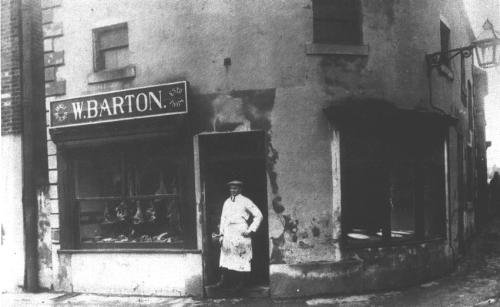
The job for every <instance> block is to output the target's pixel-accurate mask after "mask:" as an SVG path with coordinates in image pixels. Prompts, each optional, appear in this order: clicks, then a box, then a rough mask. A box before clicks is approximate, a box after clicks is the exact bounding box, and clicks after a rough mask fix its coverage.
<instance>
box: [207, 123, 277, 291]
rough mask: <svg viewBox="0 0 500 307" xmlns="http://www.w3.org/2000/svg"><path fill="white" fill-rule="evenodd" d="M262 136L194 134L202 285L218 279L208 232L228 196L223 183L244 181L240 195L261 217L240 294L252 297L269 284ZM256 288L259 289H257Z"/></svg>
mask: <svg viewBox="0 0 500 307" xmlns="http://www.w3.org/2000/svg"><path fill="white" fill-rule="evenodd" d="M264 140H265V134H264V132H262V131H249V132H231V133H209V134H200V135H198V150H199V167H200V182H201V185H200V186H201V189H202V191H201V192H202V193H201V194H202V195H203V196H204V197H203V206H202V209H203V211H204V212H203V216H204V218H203V224H204V225H203V226H204V231H203V242H204V244H203V263H204V275H205V276H204V286H205V290H206V294H207V296H220V294H212V293H211V291H209V286H210V285H213V284H215V283H217V281H218V280H219V278H220V269H219V255H220V246H218V245H217V244H214V243H213V242H212V239H211V235H212V233H218V232H219V229H218V226H219V223H220V216H221V212H222V206H223V204H224V201H225V200H226V199H227V198H228V197H229V192H228V187H227V185H226V183H227V182H228V181H230V180H236V179H238V180H241V181H243V182H244V186H243V191H242V194H243V195H244V196H246V197H248V198H250V199H251V200H252V201H253V202H254V203H255V204H256V205H257V207H258V208H259V209H260V211H261V212H262V215H263V220H262V223H261V225H260V227H259V229H258V230H257V232H256V233H255V235H254V236H253V239H252V250H253V259H252V263H251V268H252V270H251V273H250V274H249V278H248V281H247V284H248V289H247V290H246V291H244V292H245V293H242V294H243V295H248V296H253V295H255V294H256V293H258V292H262V291H261V290H262V289H265V288H266V287H267V285H268V284H269V239H268V238H269V236H268V218H267V178H266V168H265V163H266V160H265V142H264ZM259 289H260V290H259Z"/></svg>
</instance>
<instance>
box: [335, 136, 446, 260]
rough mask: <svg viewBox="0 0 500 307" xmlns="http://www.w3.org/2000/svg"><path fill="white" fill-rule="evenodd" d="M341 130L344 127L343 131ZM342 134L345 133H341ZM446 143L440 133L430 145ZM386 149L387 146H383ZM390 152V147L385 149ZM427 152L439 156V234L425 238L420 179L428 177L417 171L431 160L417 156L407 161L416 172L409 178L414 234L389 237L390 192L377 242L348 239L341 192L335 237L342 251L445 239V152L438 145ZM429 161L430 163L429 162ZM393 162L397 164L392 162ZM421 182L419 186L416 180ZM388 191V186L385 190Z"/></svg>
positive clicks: (424, 216) (342, 151) (423, 184)
mask: <svg viewBox="0 0 500 307" xmlns="http://www.w3.org/2000/svg"><path fill="white" fill-rule="evenodd" d="M344 129H345V128H344ZM344 129H341V130H340V139H341V142H340V165H341V168H340V169H341V170H340V171H341V176H340V177H341V190H342V191H343V190H344V189H345V182H344V175H343V174H342V173H343V172H344V170H343V165H345V162H344V161H345V154H344V150H345V149H344V144H343V142H342V139H345V138H346V137H348V136H346V135H345V132H344V133H343V130H344ZM344 131H345V130H344ZM445 140H446V135H445V131H443V132H442V134H441V133H440V135H439V140H438V139H436V140H435V143H436V144H434V145H436V146H439V144H438V143H442V142H441V141H445ZM385 146H386V147H388V146H389V145H388V144H386V145H385ZM387 149H389V150H390V148H386V151H387ZM430 150H431V151H434V150H439V152H440V153H441V154H440V158H441V159H440V160H441V162H440V169H442V170H443V172H441V177H440V178H439V180H440V181H441V188H442V189H441V190H439V191H438V193H439V194H440V195H441V198H440V201H441V202H442V204H441V206H440V207H439V208H438V210H442V211H443V212H442V213H443V216H442V217H441V218H442V223H443V225H440V226H439V225H438V228H442V229H441V232H440V233H439V234H437V233H436V234H432V235H430V236H426V232H427V231H428V230H429V229H430V228H429V226H427V224H426V223H427V220H426V219H427V215H426V213H425V211H426V210H427V209H426V208H428V204H427V202H426V201H425V195H424V190H425V189H426V186H427V185H428V184H429V183H428V182H426V181H422V180H425V179H424V178H426V177H428V176H429V174H427V175H426V174H425V172H422V171H419V170H421V169H422V168H423V167H425V166H426V165H427V167H428V166H429V165H431V164H429V161H431V160H432V158H431V156H432V154H431V156H420V157H419V159H418V160H409V161H410V162H412V163H415V166H416V167H415V170H417V173H415V178H413V180H414V181H415V182H414V185H413V195H414V197H415V200H414V208H413V211H414V216H413V223H414V233H413V234H412V235H411V236H409V237H408V238H393V237H391V236H390V234H392V231H394V229H393V227H392V222H391V218H392V217H391V211H392V210H391V208H390V204H389V202H390V200H391V195H390V191H389V192H388V195H389V196H388V199H387V200H388V205H387V212H386V214H387V216H385V217H381V221H382V222H383V225H382V228H381V232H382V234H378V235H379V236H380V239H379V240H377V241H368V240H358V241H354V240H355V239H349V238H348V233H350V232H349V230H348V228H347V227H348V226H349V225H348V224H350V223H352V222H351V221H346V210H345V206H346V205H347V204H346V203H345V198H344V197H345V192H342V196H341V198H342V200H341V212H342V213H341V233H340V236H339V239H340V244H341V246H342V248H345V249H346V250H351V249H360V248H368V247H384V246H397V245H405V244H413V243H421V242H432V241H441V240H445V239H446V238H447V233H446V227H445V225H444V223H445V222H446V175H445V168H446V162H445V161H444V159H445V153H444V148H443V147H442V146H440V147H439V148H438V147H435V148H434V149H430ZM392 158H393V157H391V158H389V159H388V161H386V163H387V162H388V164H387V165H388V166H389V168H388V169H387V170H386V171H387V172H389V173H388V174H389V178H390V176H391V175H390V173H391V172H392V171H394V167H392V165H390V164H391V162H390V161H393V160H392ZM429 159H430V160H429ZM393 163H397V161H396V162H394V161H393ZM419 180H420V181H421V182H420V183H419V182H418V181H419ZM388 188H389V190H390V187H388Z"/></svg>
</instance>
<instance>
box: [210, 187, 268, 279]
mask: <svg viewBox="0 0 500 307" xmlns="http://www.w3.org/2000/svg"><path fill="white" fill-rule="evenodd" d="M251 216H252V217H253V221H252V224H251V225H250V226H248V220H249V219H250V217H251ZM261 221H262V213H261V212H260V210H259V208H257V206H256V205H255V204H254V203H253V202H252V201H251V200H250V199H248V198H246V197H245V196H243V195H241V194H240V195H237V196H236V197H235V198H234V201H233V200H231V198H228V199H227V200H226V201H225V202H224V207H223V208H222V215H221V223H220V233H221V234H222V235H223V237H222V246H221V252H220V258H219V266H220V267H224V268H227V269H229V270H233V271H240V272H250V271H251V264H250V261H251V260H252V239H251V238H250V237H248V238H246V237H244V236H243V232H245V231H252V232H255V231H257V229H258V228H259V225H260V223H261Z"/></svg>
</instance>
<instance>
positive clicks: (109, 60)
mask: <svg viewBox="0 0 500 307" xmlns="http://www.w3.org/2000/svg"><path fill="white" fill-rule="evenodd" d="M93 37H94V71H100V70H104V69H117V68H122V67H125V66H127V65H128V64H129V59H128V57H129V51H128V27H127V24H126V23H122V24H118V25H113V26H109V27H104V28H98V29H94V30H93Z"/></svg>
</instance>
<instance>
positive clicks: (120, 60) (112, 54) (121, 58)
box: [102, 48, 129, 69]
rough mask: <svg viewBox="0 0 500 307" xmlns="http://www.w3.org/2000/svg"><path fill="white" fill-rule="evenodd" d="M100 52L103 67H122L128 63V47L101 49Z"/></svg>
mask: <svg viewBox="0 0 500 307" xmlns="http://www.w3.org/2000/svg"><path fill="white" fill-rule="evenodd" d="M102 54H103V57H104V68H105V69H115V68H122V67H125V66H127V65H128V64H129V61H128V48H119V49H112V50H106V51H102Z"/></svg>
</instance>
